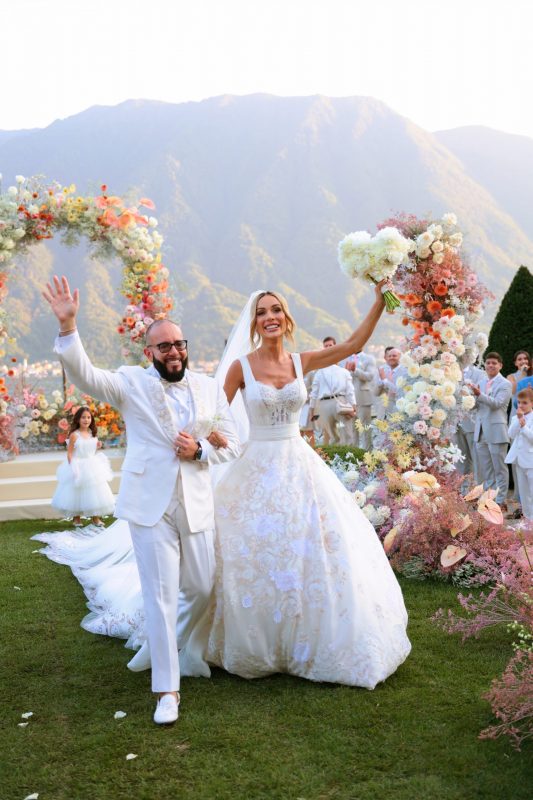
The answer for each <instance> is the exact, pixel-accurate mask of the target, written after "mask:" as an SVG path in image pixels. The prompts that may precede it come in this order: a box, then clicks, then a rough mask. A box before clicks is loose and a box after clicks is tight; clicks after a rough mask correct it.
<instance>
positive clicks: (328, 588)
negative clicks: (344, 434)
mask: <svg viewBox="0 0 533 800" xmlns="http://www.w3.org/2000/svg"><path fill="white" fill-rule="evenodd" d="M292 359H293V363H294V368H295V373H296V378H295V380H294V381H292V382H290V383H288V384H286V385H285V386H283V387H282V388H280V389H276V388H275V387H273V386H269V385H266V384H263V383H261V382H260V381H257V380H255V378H254V376H253V373H252V370H251V367H250V363H249V361H248V359H247V358H242V359H241V363H242V368H243V374H244V382H245V389H244V390H243V396H244V402H245V407H246V411H247V414H248V417H249V421H250V439H249V441H248V442H247V444H246V446H245V447H244V450H243V453H242V455H241V457H240V458H239V459H238V460H237V461H234V462H232V463H231V464H230V465H229V467H228V468H227V470H226V472H225V474H224V476H223V477H222V478H221V480H220V482H219V483H218V484H217V487H216V495H215V509H216V526H217V545H216V547H217V551H216V557H217V574H216V609H215V614H214V621H213V626H212V630H211V635H210V638H209V646H208V655H207V660H208V661H210V662H211V663H214V664H217V665H219V666H221V667H224V668H225V669H227V670H228V671H229V672H232V673H236V674H238V675H241V676H243V677H245V678H254V677H260V676H263V675H268V674H270V673H274V672H288V673H291V674H293V675H298V676H301V677H303V678H308V679H310V680H314V681H329V682H334V683H344V684H349V685H354V686H364V687H366V688H369V689H372V688H374V686H375V685H376V684H377V683H379V682H380V681H383V680H385V678H387V677H388V676H389V675H390V674H391V673H393V672H394V671H395V670H396V669H397V667H398V666H399V665H400V664H401V663H402V662H403V661H404V660H405V658H406V657H407V655H408V654H409V651H410V649H411V645H410V642H409V640H408V638H407V635H406V625H407V612H406V610H405V605H404V602H403V597H402V594H401V590H400V587H399V585H398V582H397V580H396V578H395V576H394V573H393V571H392V569H391V567H390V565H389V562H388V560H387V557H386V555H385V553H384V550H383V547H382V545H381V543H380V541H379V539H378V536H377V534H376V532H375V531H374V529H373V527H372V525H371V524H370V522H369V521H368V519H367V518H366V516H365V515H364V514H363V513H362V511H361V510H360V508H359V506H358V505H357V504H356V502H355V501H354V499H353V497H352V495H351V494H350V493H349V492H348V491H347V490H346V489H345V488H344V487H343V486H342V484H341V483H340V481H339V480H338V478H337V477H336V476H335V475H334V474H333V472H332V471H331V470H330V469H329V467H327V466H326V464H324V462H323V461H322V459H321V458H320V457H319V456H318V455H317V454H316V453H315V452H314V451H313V449H312V448H311V447H310V446H309V445H308V444H307V443H306V442H305V441H304V439H302V437H301V436H300V432H299V415H300V409H301V407H302V405H303V404H304V403H305V400H306V397H307V392H306V388H305V384H304V381H303V374H302V367H301V361H300V356H299V355H298V354H292Z"/></svg>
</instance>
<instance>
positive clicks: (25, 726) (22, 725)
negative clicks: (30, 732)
mask: <svg viewBox="0 0 533 800" xmlns="http://www.w3.org/2000/svg"><path fill="white" fill-rule="evenodd" d="M29 724H30V723H29V722H17V728H27V727H28V725H29Z"/></svg>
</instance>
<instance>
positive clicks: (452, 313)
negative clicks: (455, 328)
mask: <svg viewBox="0 0 533 800" xmlns="http://www.w3.org/2000/svg"><path fill="white" fill-rule="evenodd" d="M441 317H455V311H454V310H453V308H445V309H444V311H443V312H442V314H441Z"/></svg>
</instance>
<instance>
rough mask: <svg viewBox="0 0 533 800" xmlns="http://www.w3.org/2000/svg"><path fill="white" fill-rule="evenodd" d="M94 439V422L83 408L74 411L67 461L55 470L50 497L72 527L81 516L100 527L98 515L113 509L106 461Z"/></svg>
mask: <svg viewBox="0 0 533 800" xmlns="http://www.w3.org/2000/svg"><path fill="white" fill-rule="evenodd" d="M99 447H101V444H100V442H99V441H98V439H97V437H96V422H95V421H94V417H93V415H92V414H91V412H90V410H89V409H88V408H87V406H81V408H79V409H78V410H77V411H76V414H75V415H74V419H73V420H72V425H71V426H70V433H69V438H68V449H67V460H66V461H64V462H63V463H62V464H60V465H59V467H58V469H57V481H58V486H57V489H56V491H55V494H54V496H53V498H52V506H53V508H55V509H57V510H58V511H60V512H61V513H62V514H63V515H64V516H65V517H73V522H74V525H75V526H76V527H79V526H80V525H81V517H82V515H83V516H84V517H92V521H93V523H94V524H95V525H98V526H103V524H104V523H103V522H102V520H101V519H100V517H101V516H106V515H107V514H112V513H113V511H114V508H115V502H114V499H113V494H112V492H111V489H110V487H109V481H111V479H112V478H113V473H112V471H111V466H110V464H109V460H108V459H107V457H106V456H105V455H104V454H103V453H98V452H97V450H98V448H99Z"/></svg>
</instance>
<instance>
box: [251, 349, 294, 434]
mask: <svg viewBox="0 0 533 800" xmlns="http://www.w3.org/2000/svg"><path fill="white" fill-rule="evenodd" d="M291 358H292V360H293V362H294V369H295V371H296V378H295V379H294V380H293V381H291V382H290V383H286V384H285V386H282V387H281V389H276V387H275V386H269V385H268V384H266V383H261V381H256V379H255V378H254V376H253V372H252V369H251V367H250V362H249V361H248V358H247V357H246V356H244V357H243V358H241V359H240V362H241V364H242V371H243V376H244V383H245V388H244V391H243V399H244V405H245V408H246V413H247V414H248V419H249V421H250V426H252V427H253V426H258V425H259V426H266V425H270V426H279V425H290V424H297V423H298V421H299V416H300V409H301V407H302V406H303V404H304V403H305V401H306V399H307V389H306V388H305V383H304V380H303V372H302V362H301V360H300V356H299V354H298V353H291Z"/></svg>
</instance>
